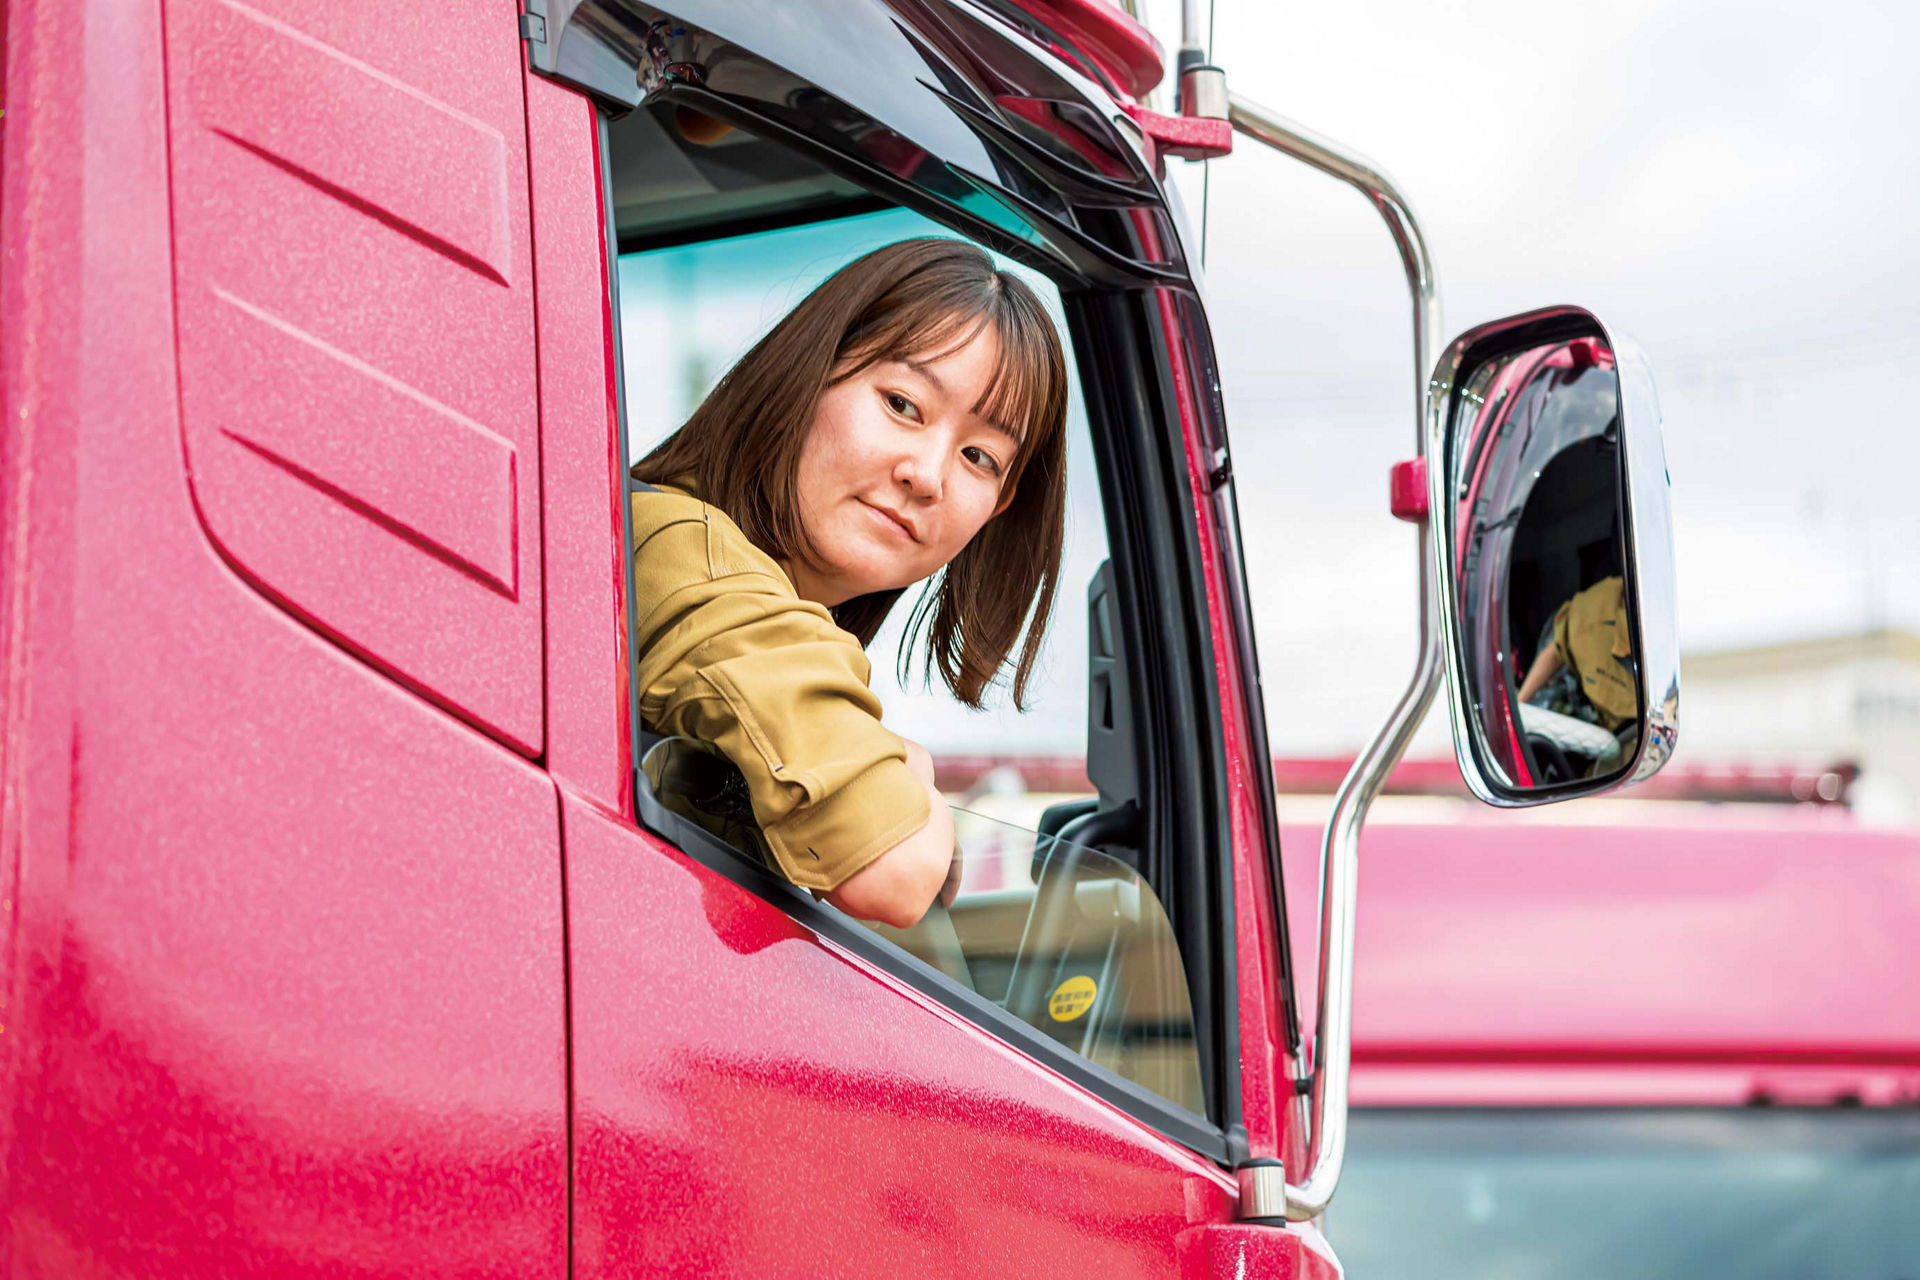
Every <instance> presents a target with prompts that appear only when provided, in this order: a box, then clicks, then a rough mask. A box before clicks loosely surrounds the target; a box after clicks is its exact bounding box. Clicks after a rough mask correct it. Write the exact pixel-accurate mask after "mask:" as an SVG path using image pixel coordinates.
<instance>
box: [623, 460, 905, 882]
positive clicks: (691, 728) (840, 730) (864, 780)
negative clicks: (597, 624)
mask: <svg viewBox="0 0 1920 1280" xmlns="http://www.w3.org/2000/svg"><path fill="white" fill-rule="evenodd" d="M630 502H631V506H632V514H633V546H634V552H633V601H634V617H635V619H636V628H635V632H634V638H633V652H634V667H635V682H636V686H637V688H638V689H639V691H640V718H641V720H642V721H643V722H644V723H645V724H646V725H647V726H648V727H649V728H651V729H653V730H654V731H655V732H657V733H661V734H664V735H667V736H679V737H687V738H694V739H697V740H699V741H701V742H704V743H708V744H710V745H712V746H713V747H715V748H717V749H718V750H719V751H720V753H721V754H723V755H725V756H726V757H727V759H729V760H731V761H732V762H733V764H734V765H735V767H737V768H738V769H739V770H740V772H741V773H742V774H743V775H745V777H746V781H747V790H748V793H749V795H750V796H751V798H752V802H753V813H754V817H755V818H756V819H757V820H758V821H759V823H760V828H761V831H762V834H764V835H765V837H766V841H767V845H768V847H769V848H770V849H771V851H772V853H773V856H774V858H775V860H776V861H777V862H778V864H779V870H780V871H781V873H782V874H784V875H785V876H786V877H787V878H788V879H789V880H792V881H793V882H794V883H795V884H797V885H800V886H802V887H804V888H808V889H819V890H823V891H824V890H830V889H834V888H837V887H838V886H839V885H840V884H841V882H843V881H844V880H846V878H847V877H848V876H851V875H852V874H853V873H854V872H856V871H858V870H860V869H861V868H862V867H864V866H866V865H867V864H868V863H870V862H872V861H873V860H874V859H875V858H877V857H879V856H880V855H881V854H882V853H885V852H886V851H887V850H888V849H891V848H892V847H893V846H894V845H896V844H898V843H900V841H902V840H904V839H906V838H907V837H908V836H910V835H912V834H913V833H914V832H916V831H918V830H920V828H922V827H923V826H925V825H926V823H927V819H928V816H929V813H930V803H929V800H928V796H927V790H926V788H925V787H924V786H923V785H922V784H921V782H920V780H919V779H918V778H916V777H914V775H913V773H912V772H911V771H910V770H909V769H908V768H907V764H906V759H907V752H906V746H905V744H904V743H903V742H902V741H901V739H900V738H899V736H898V735H897V734H894V733H892V732H890V731H889V730H888V729H887V728H886V727H885V726H884V725H882V724H881V723H880V700H879V699H878V698H876V697H875V696H874V694H873V690H872V689H871V688H870V687H868V679H869V676H870V675H871V664H869V662H868V661H867V655H866V652H865V651H864V650H863V649H861V647H860V642H859V641H858V640H856V639H855V638H854V637H853V636H852V635H851V634H849V633H848V632H846V631H844V630H842V629H841V628H840V627H838V626H835V625H834V621H833V616H832V615H831V614H830V613H828V612H827V610H826V608H825V607H824V606H822V605H818V604H815V603H813V602H812V601H810V600H802V599H801V598H800V597H799V595H798V594H796V593H795V591H794V589H793V583H792V582H791V581H789V580H788V578H787V575H786V573H785V572H784V571H783V570H782V569H781V568H780V566H779V564H778V563H776V562H775V561H774V560H773V558H772V557H771V556H769V555H767V554H766V553H765V552H764V551H762V550H760V549H759V548H758V547H756V546H754V545H753V544H752V543H751V542H749V541H748V540H747V536H746V534H744V533H742V532H741V531H740V528H739V526H737V525H735V524H734V522H733V521H732V520H731V519H729V518H728V517H727V515H726V514H725V513H724V512H722V511H721V510H719V508H717V507H713V506H709V505H708V504H707V503H705V502H702V501H701V500H700V498H699V497H698V496H697V495H696V494H695V493H694V492H693V491H692V489H691V482H690V481H680V482H677V483H676V484H674V485H660V486H656V487H655V488H654V490H653V491H652V492H636V493H634V494H633V495H632V496H631V499H630Z"/></svg>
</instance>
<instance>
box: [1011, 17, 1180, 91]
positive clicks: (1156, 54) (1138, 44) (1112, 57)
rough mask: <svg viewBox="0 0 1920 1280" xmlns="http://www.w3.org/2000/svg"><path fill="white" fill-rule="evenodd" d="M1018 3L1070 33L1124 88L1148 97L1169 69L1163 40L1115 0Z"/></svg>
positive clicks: (1117, 85)
mask: <svg viewBox="0 0 1920 1280" xmlns="http://www.w3.org/2000/svg"><path fill="white" fill-rule="evenodd" d="M1019 4H1020V7H1021V8H1022V9H1025V10H1026V11H1027V12H1028V13H1030V14H1032V15H1033V16H1034V17H1035V18H1037V19H1039V20H1040V21H1041V22H1042V23H1043V24H1045V26H1046V27H1047V28H1048V29H1050V30H1052V31H1054V32H1057V33H1058V34H1060V35H1062V36H1064V37H1066V38H1067V40H1068V41H1069V42H1071V44H1072V45H1073V47H1074V48H1075V49H1077V50H1078V51H1080V52H1081V53H1082V54H1084V55H1085V56H1086V57H1088V58H1090V59H1091V60H1092V61H1093V63H1094V64H1095V65H1096V66H1097V67H1098V68H1099V69H1100V71H1101V73H1102V74H1103V75H1105V76H1106V77H1107V78H1108V79H1110V80H1112V81H1113V84H1114V87H1115V88H1117V89H1119V90H1120V92H1121V93H1123V94H1127V95H1130V96H1132V97H1135V98H1140V97H1145V96H1146V93H1147V90H1149V89H1151V88H1153V86H1155V85H1157V84H1159V83H1160V77H1161V76H1163V75H1165V74H1166V59H1165V57H1164V55H1162V53H1161V51H1160V42H1159V41H1158V40H1155V39H1154V38H1153V33H1152V32H1151V31H1148V30H1147V29H1146V27H1144V26H1142V25H1141V24H1140V22H1139V21H1138V20H1137V19H1135V18H1134V17H1133V16H1132V15H1131V14H1129V13H1127V12H1126V11H1125V10H1124V9H1122V8H1121V7H1120V6H1119V5H1117V4H1114V3H1112V0H1019Z"/></svg>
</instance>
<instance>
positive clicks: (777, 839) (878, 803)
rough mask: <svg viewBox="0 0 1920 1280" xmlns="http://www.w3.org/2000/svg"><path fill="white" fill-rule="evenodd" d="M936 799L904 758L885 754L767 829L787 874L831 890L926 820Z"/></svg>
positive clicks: (812, 886)
mask: <svg viewBox="0 0 1920 1280" xmlns="http://www.w3.org/2000/svg"><path fill="white" fill-rule="evenodd" d="M932 814H933V802H932V800H931V799H930V798H929V797H928V795H927V789H926V787H925V786H923V785H921V782H920V779H918V778H916V777H914V776H913V770H911V769H909V768H907V766H906V762H905V761H903V760H898V759H891V758H889V759H886V760H882V761H880V762H879V763H877V764H875V765H874V766H873V767H872V768H870V769H868V770H867V771H866V772H865V773H862V774H860V775H859V776H858V777H856V778H854V779H853V781H851V782H849V783H847V784H846V785H845V786H843V787H841V788H840V789H839V790H838V791H835V792H834V793H833V794H832V795H830V796H826V797H824V798H822V799H821V800H819V801H818V802H816V803H814V804H810V805H806V806H804V807H802V808H799V809H795V810H794V811H793V812H792V813H790V814H788V815H787V816H786V817H784V818H782V819H781V820H780V821H778V822H776V823H774V824H773V825H772V826H769V827H767V828H765V829H764V832H763V834H765V836H766V838H767V846H768V847H769V848H770V849H772V850H773V856H774V857H775V858H776V859H778V860H779V862H780V870H781V871H782V872H783V873H784V874H785V875H786V877H787V879H789V880H791V881H793V882H794V883H795V884H797V885H799V886H800V887H801V888H803V889H819V890H821V891H822V892H827V891H830V890H833V889H837V888H839V887H840V885H841V884H842V883H844V882H845V881H846V880H847V878H848V877H850V876H851V875H853V873H854V872H856V871H859V870H860V869H861V868H863V867H865V866H866V865H867V864H868V863H870V862H872V861H873V860H874V859H875V858H878V857H879V856H880V855H881V854H883V853H885V852H886V851H887V850H889V849H891V848H893V846H895V845H897V844H899V843H900V842H901V841H902V840H905V839H906V838H907V837H908V836H910V835H912V834H914V832H916V831H918V830H920V828H922V827H924V826H926V825H927V819H928V818H929V817H931V816H932Z"/></svg>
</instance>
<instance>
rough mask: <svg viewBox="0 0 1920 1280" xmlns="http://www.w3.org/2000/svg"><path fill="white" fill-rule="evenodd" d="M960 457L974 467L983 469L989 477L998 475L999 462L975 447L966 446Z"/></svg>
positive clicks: (983, 450)
mask: <svg viewBox="0 0 1920 1280" xmlns="http://www.w3.org/2000/svg"><path fill="white" fill-rule="evenodd" d="M960 455H961V456H962V457H964V458H965V459H966V460H967V461H968V462H971V463H972V464H973V465H974V466H976V467H982V468H985V470H986V471H987V473H988V474H990V475H996V476H997V475H999V474H1000V460H999V459H998V458H996V457H994V456H993V455H992V454H990V453H988V452H987V451H986V450H985V449H982V448H980V447H978V446H977V445H968V446H967V447H966V448H965V449H962V450H961V451H960Z"/></svg>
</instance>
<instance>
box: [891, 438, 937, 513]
mask: <svg viewBox="0 0 1920 1280" xmlns="http://www.w3.org/2000/svg"><path fill="white" fill-rule="evenodd" d="M893 478H894V481H895V482H896V483H897V484H899V486H900V487H901V488H902V489H905V490H906V491H907V493H908V494H910V495H912V496H913V497H915V498H924V499H928V500H934V501H937V500H938V499H939V497H940V494H941V491H942V490H943V489H944V488H945V486H946V466H945V461H944V457H943V453H942V452H941V451H938V450H936V449H934V448H932V447H930V446H928V445H927V444H925V443H922V444H921V445H920V447H919V448H915V449H908V450H907V451H905V452H904V453H902V454H901V455H900V458H899V460H898V461H897V462H895V463H894V466H893Z"/></svg>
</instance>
